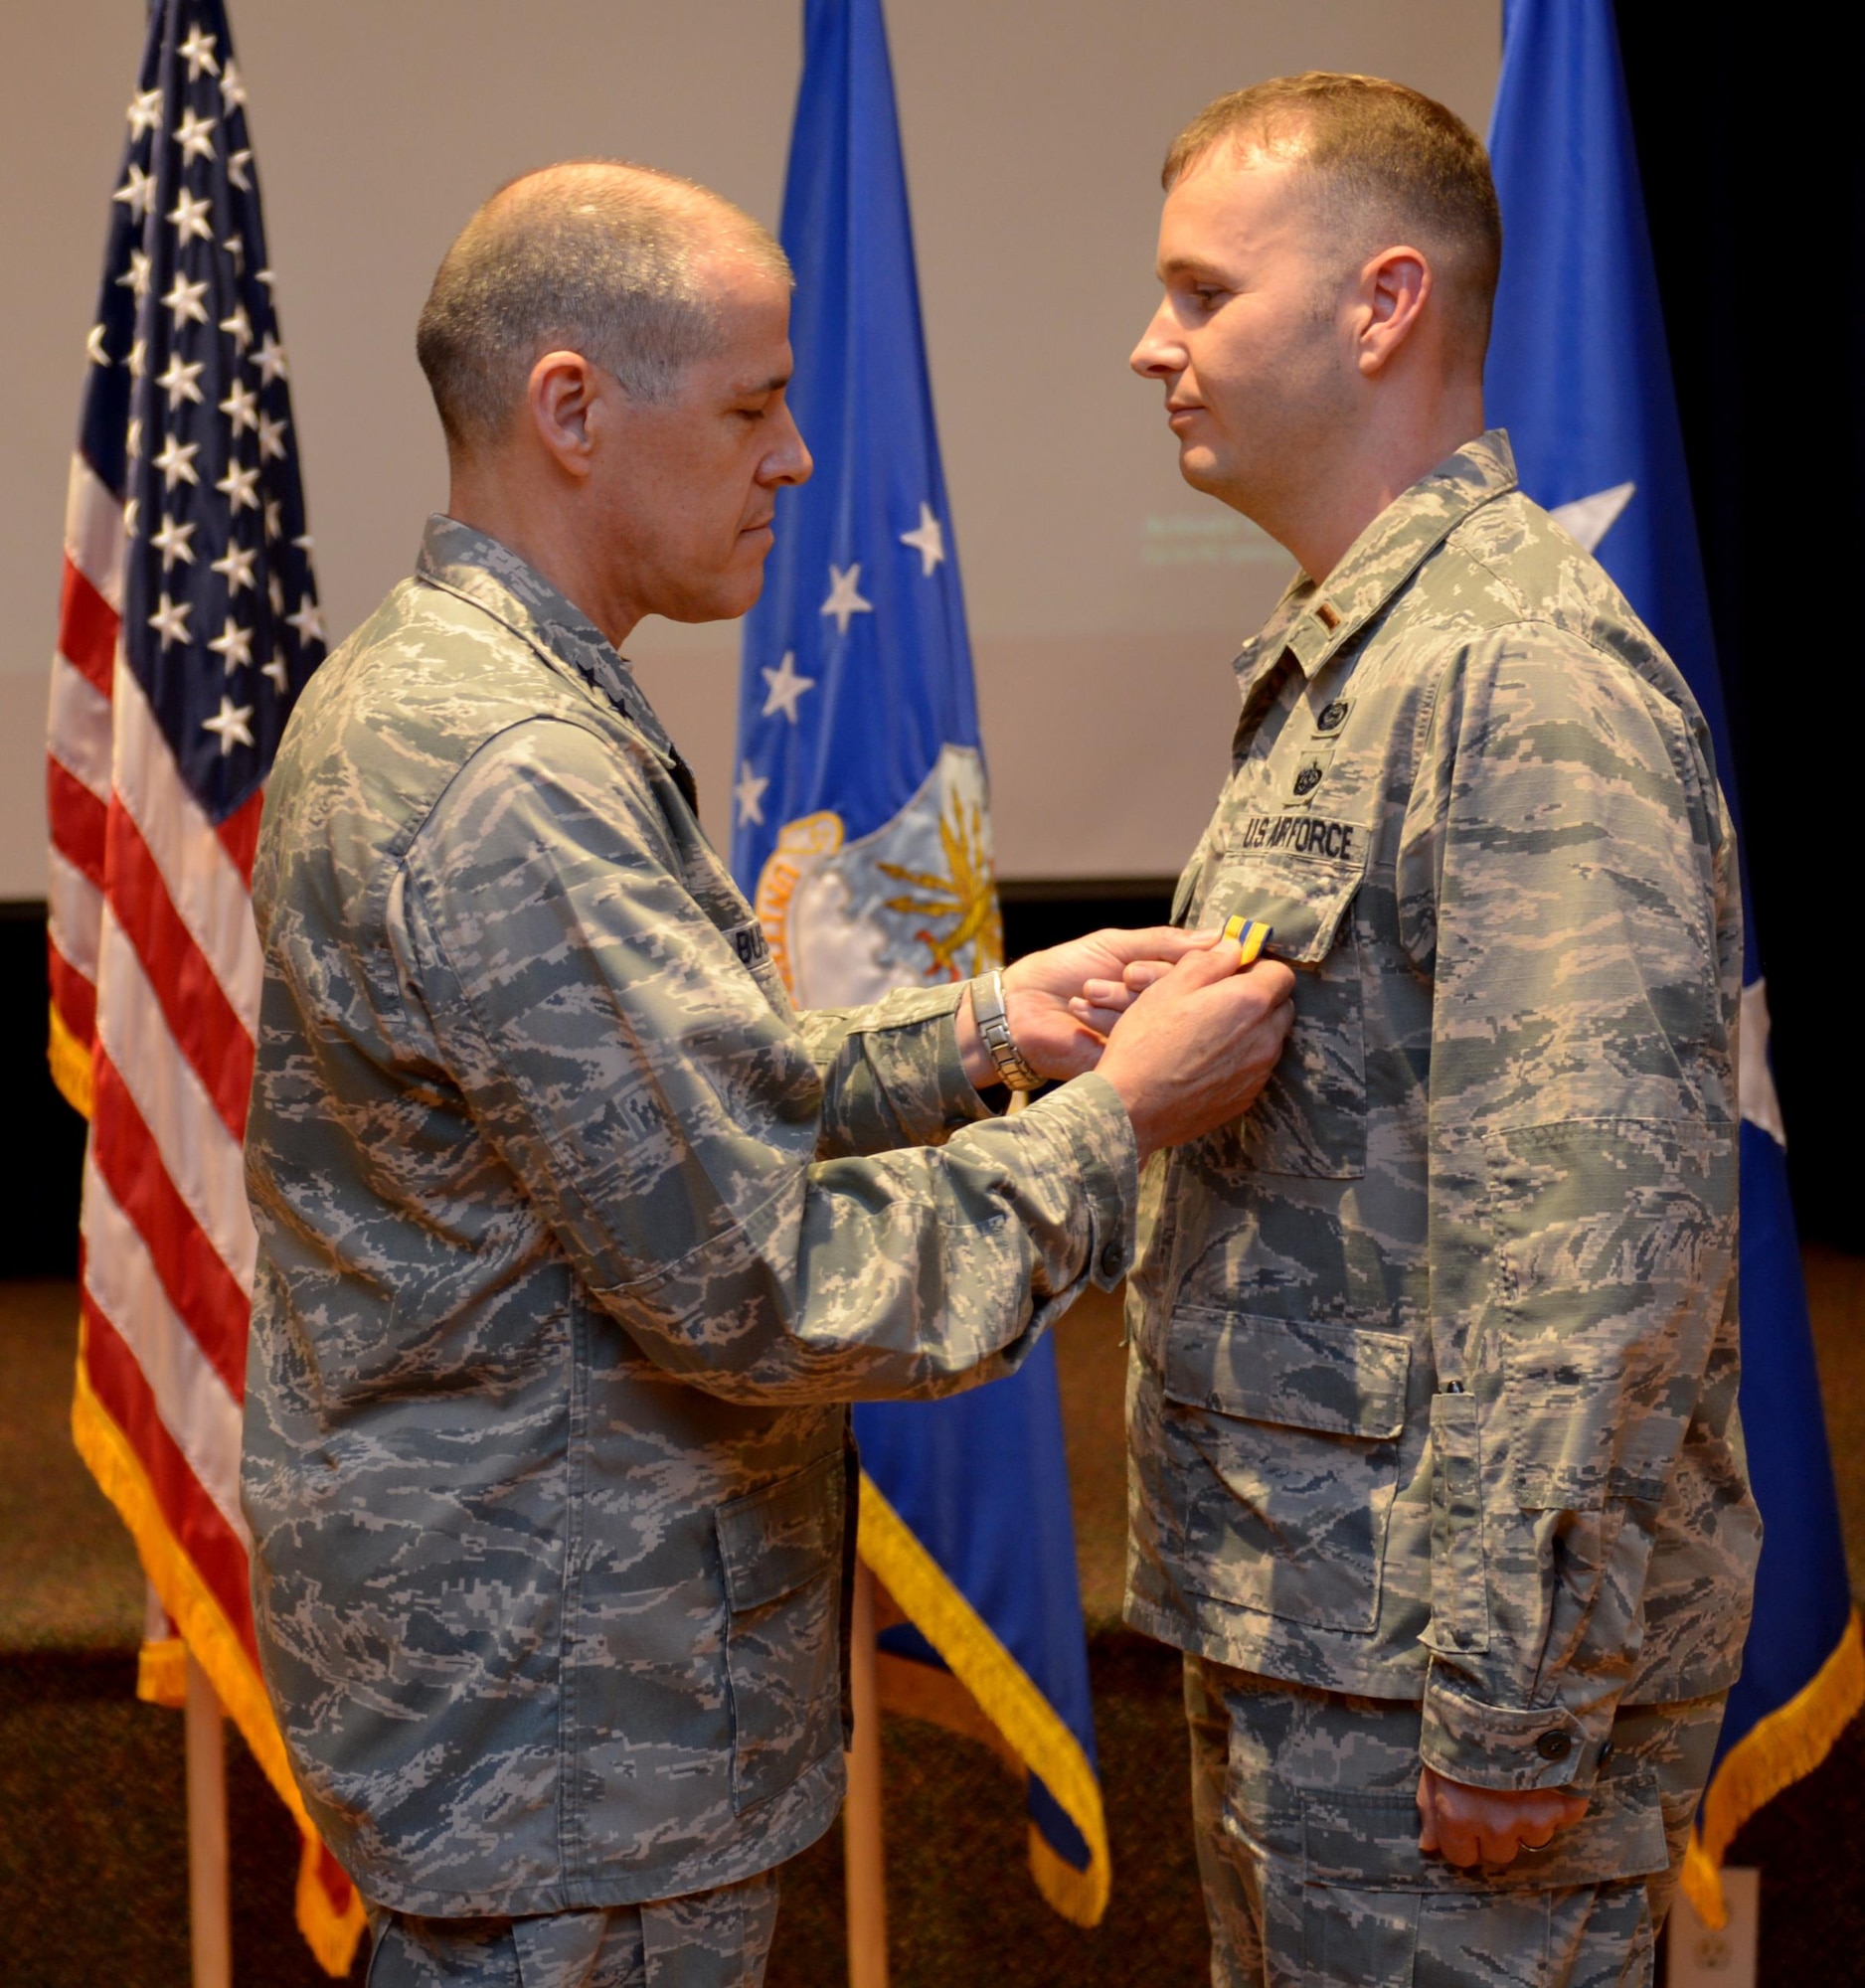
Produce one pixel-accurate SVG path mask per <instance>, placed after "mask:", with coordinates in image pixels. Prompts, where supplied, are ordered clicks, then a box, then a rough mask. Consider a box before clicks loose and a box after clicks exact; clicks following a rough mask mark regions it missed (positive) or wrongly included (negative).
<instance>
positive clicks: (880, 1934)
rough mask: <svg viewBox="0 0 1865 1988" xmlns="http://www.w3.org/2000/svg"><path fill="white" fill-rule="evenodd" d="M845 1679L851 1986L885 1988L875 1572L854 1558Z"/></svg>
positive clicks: (884, 1866) (845, 1838) (844, 1837)
mask: <svg viewBox="0 0 1865 1988" xmlns="http://www.w3.org/2000/svg"><path fill="white" fill-rule="evenodd" d="M850 1626H851V1633H850V1637H849V1672H850V1677H849V1683H850V1687H851V1692H852V1695H853V1698H854V1704H855V1743H854V1744H853V1746H851V1747H850V1749H849V1752H848V1800H847V1802H846V1803H845V1804H844V1806H843V1809H842V1857H843V1867H844V1871H845V1873H846V1878H847V1897H848V1984H849V1988H887V1856H886V1852H885V1850H884V1848H883V1846H882V1842H881V1707H880V1703H879V1693H878V1692H877V1690H876V1688H875V1675H874V1575H873V1574H871V1573H870V1572H869V1570H868V1563H867V1562H866V1561H864V1560H860V1559H857V1561H856V1562H855V1607H854V1621H853V1623H852V1624H851V1625H850Z"/></svg>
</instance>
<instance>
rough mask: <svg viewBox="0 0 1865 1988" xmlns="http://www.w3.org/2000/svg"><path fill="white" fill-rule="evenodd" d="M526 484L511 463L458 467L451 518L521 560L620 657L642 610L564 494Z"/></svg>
mask: <svg viewBox="0 0 1865 1988" xmlns="http://www.w3.org/2000/svg"><path fill="white" fill-rule="evenodd" d="M527 485H528V479H527V478H526V477H525V476H524V475H523V474H522V473H512V472H511V471H510V469H509V468H508V466H507V465H506V464H503V463H497V464H490V465H481V464H478V463H473V462H468V461H464V460H456V461H455V462H454V463H453V466H452V480H451V486H450V488H449V489H448V492H447V504H446V511H447V516H448V517H449V518H454V519H457V520H458V522H459V523H460V524H462V525H465V526H468V527H469V528H470V529H471V530H473V531H475V532H483V533H484V534H485V535H486V537H487V538H489V539H496V540H498V542H499V544H500V545H502V546H503V547H504V548H505V549H506V551H507V552H513V553H516V554H517V555H518V557H519V558H520V559H521V560H523V561H524V563H525V564H526V565H527V566H528V567H530V568H531V570H532V571H533V572H534V573H536V574H538V575H540V576H541V577H542V578H543V579H545V580H549V581H550V583H551V584H552V585H553V586H554V587H556V589H557V590H558V592H559V593H561V594H562V595H563V596H564V598H565V599H566V600H568V601H569V602H570V604H571V605H572V606H573V607H577V608H580V609H581V610H582V611H583V612H584V613H585V614H587V615H588V616H589V617H590V619H591V620H592V621H593V622H594V623H595V625H596V627H598V628H599V629H600V630H601V631H602V633H603V634H604V635H605V636H606V637H607V638H608V641H609V644H610V646H611V647H613V648H615V649H617V650H619V649H620V647H621V645H622V644H623V643H624V642H625V641H626V640H627V639H628V637H629V635H630V634H631V633H632V632H633V629H634V627H635V625H636V623H637V622H639V620H640V619H641V611H640V609H639V608H638V607H636V606H635V604H634V603H633V602H632V601H631V600H630V599H628V597H627V595H626V593H625V592H624V591H623V589H622V587H621V586H620V585H619V584H618V583H617V579H616V574H615V567H614V561H613V560H612V558H603V557H601V556H599V550H598V548H596V547H595V546H594V545H593V544H592V543H591V542H590V540H589V538H588V535H587V534H586V532H585V531H584V530H583V529H582V522H583V521H582V519H581V518H580V517H579V516H578V515H577V513H576V511H575V509H574V507H572V506H569V505H567V504H566V503H565V502H564V501H563V497H562V494H561V492H559V491H556V490H554V489H543V490H539V489H532V488H529V487H527Z"/></svg>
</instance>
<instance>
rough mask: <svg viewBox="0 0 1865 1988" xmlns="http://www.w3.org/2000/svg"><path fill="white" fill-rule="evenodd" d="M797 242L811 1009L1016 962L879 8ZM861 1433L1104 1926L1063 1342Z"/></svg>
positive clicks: (813, 59) (785, 567)
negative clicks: (1010, 948)
mask: <svg viewBox="0 0 1865 1988" xmlns="http://www.w3.org/2000/svg"><path fill="white" fill-rule="evenodd" d="M782 239H783V246H784V248H785V249H786V250H787V251H788V253H789V256H790V260H791V262H792V264H793V265H794V268H795V272H796V301H795V311H794V319H793V323H792V333H791V335H792V343H793V345H794V347H795V350H796V355H797V371H796V376H795V379H794V381H793V382H792V385H791V388H790V401H791V405H792V407H793V408H794V410H795V414H796V418H797V422H798V425H799V426H800V427H801V429H802V431H803V436H804V439H805V440H806V441H807V442H808V444H809V446H810V449H811V451H812V453H813V454H814V457H815V463H816V468H815V475H814V477H813V479H812V480H811V481H810V482H809V483H808V484H806V485H804V486H803V487H802V488H801V489H800V490H790V491H785V492H783V493H782V495H781V497H780V499H779V506H780V508H779V513H778V519H777V543H776V549H775V551H774V553H773V554H772V557H771V560H770V563H769V567H768V570H767V574H766V579H765V585H764V594H763V600H762V602H761V603H760V605H759V606H758V607H757V608H756V609H755V610H754V611H753V613H752V615H751V616H750V618H749V620H748V621H747V624H746V635H745V658H744V674H743V679H742V684H741V689H740V705H739V745H738V755H737V765H738V773H737V780H736V784H735V788H734V794H733V818H734V836H733V867H734V869H735V870H736V872H737V874H738V876H739V879H740V881H741V883H742V884H743V885H744V887H745V888H746V890H747V892H748V893H749V894H750V895H751V896H752V899H753V902H754V904H755V906H756V908H757V911H758V914H759V917H760V919H761V921H762V922H763V928H764V931H765V934H766V936H767V937H768V939H769V942H770V948H771V952H772V954H773V956H774V957H775V959H776V961H777V963H778V965H779V967H780V969H781V970H782V972H783V974H784V977H785V979H786V980H787V981H788V983H789V986H790V990H791V992H792V993H793V994H794V995H795V997H796V999H797V1001H798V1003H799V1005H801V1006H804V1007H840V1006H843V1005H847V1004H852V1003H858V1002H864V1001H869V1000H875V999H878V998H879V997H880V996H881V995H883V994H885V993H886V992H888V990H889V989H891V988H894V987H898V986H901V985H905V984H911V983H915V982H921V983H924V982H925V981H927V980H956V979H960V978H965V977H968V976H970V975H972V974H975V973H978V972H981V971H983V970H985V969H987V968H989V967H993V966H996V965H999V964H1000V963H1001V961H1002V924H1001V921H1000V918H999V913H998V908H997V899H996V887H995V882H994V873H993V870H992V864H991V841H990V817H989V812H988V804H987V797H986V791H985V778H984V762H983V756H982V753H981V751H980V749H979V739H978V720H977V706H976V701H975V698H974V695H973V689H972V678H971V654H970V647H969V643H968V641H967V638H966V634H965V615H964V600H963V595H962V593H961V591H960V587H959V582H958V559H957V552H956V548H955V546H954V544H953V541H952V532H951V514H950V509H949V507H948V504H947V500H946V493H945V479H944V476H943V474H942V472H941V470H940V467H939V452H938V440H937V434H936V431H935V429H934V426H933V419H932V391H931V388H930V385H929V383H928V378H927V367H926V353H925V346H924V342H923V340H922V336H921V326H920V303H919V286H918V282H917V279H916V276H915V271H914V252H913V237H912V231H911V227H910V224H909V219H908V209H907V185H906V176H905V173H904V170H903V167H902V161H901V151H900V135H899V129H898V125H897V123H896V118H895V107H894V83H893V75H892V71H891V69H890V67H889V62H888V52H887V39H886V29H885V25H884V23H883V20H882V15H881V8H880V4H879V0H806V5H805V9H804V61H803V79H802V87H801V93H800V95H799V98H798V102H797V110H796V128H795V132H794V136H793V138H792V141H791V148H790V164H789V176H788V181H787V184H786V186H785V190H784V200H783V221H782ZM855 1427H856V1432H857V1434H858V1436H859V1438H860V1442H861V1452H862V1461H863V1464H864V1466H865V1469H864V1477H863V1484H862V1518H861V1549H862V1554H863V1557H864V1559H865V1560H866V1561H867V1562H868V1564H869V1566H870V1567H871V1568H872V1569H873V1570H874V1572H875V1574H876V1575H877V1576H878V1578H879V1579H880V1580H881V1582H882V1583H883V1584H884V1585H885V1587H886V1588H887V1590H888V1592H889V1593H890V1594H891V1595H892V1597H893V1598H894V1600H895V1601H897V1602H898V1603H899V1604H900V1606H901V1608H902V1609H903V1610H904V1611H905V1613H906V1615H907V1617H908V1618H909V1619H908V1621H907V1622H906V1623H905V1624H901V1625H898V1626H896V1627H893V1628H891V1629H887V1630H884V1631H883V1633H882V1637H881V1644H882V1649H883V1651H884V1652H885V1653H887V1654H889V1655H891V1656H893V1657H896V1658H900V1659H904V1660H906V1661H907V1662H909V1663H912V1664H917V1665H920V1666H923V1667H925V1669H926V1670H927V1671H928V1672H929V1673H931V1674H935V1675H940V1676H942V1674H945V1673H949V1676H950V1677H951V1678H955V1679H957V1680H958V1682H959V1683H960V1684H961V1685H962V1686H963V1687H964V1688H965V1690H966V1691H968V1692H969V1693H970V1695H971V1697H972V1698H973V1699H974V1700H975V1701H976V1703H977V1705H978V1707H979V1708H980V1709H981V1710H982V1711H983V1713H984V1714H985V1716H986V1717H987V1718H988V1719H989V1720H990V1721H991V1723H992V1725H993V1726H994V1727H995V1728H996V1730H997V1732H998V1734H999V1735H1000V1737H1001V1739H1002V1740H1003V1741H1004V1742H1005V1743H1006V1744H1007V1746H1008V1747H1009V1748H1010V1749H1011V1750H1012V1751H1013V1752H1014V1753H1015V1754H1016V1755H1017V1756H1018V1757H1019V1758H1020V1759H1021V1760H1022V1761H1023V1762H1024V1763H1025V1765H1026V1767H1027V1768H1028V1770H1029V1814H1030V1858H1031V1868H1032V1872H1033V1874H1034V1876H1035V1879H1036V1882H1037V1884H1038V1886H1039V1887H1040V1888H1041V1890H1042V1892H1043V1895H1044V1896H1045V1897H1046V1898H1047V1899H1048V1900H1049V1902H1050V1903H1051V1905H1054V1906H1055V1907H1056V1908H1057V1909H1058V1910H1059V1911H1062V1912H1064V1913H1065V1914H1067V1915H1068V1916H1069V1917H1071V1918H1073V1919H1076V1920H1078V1921H1079V1922H1081V1923H1083V1924H1089V1925H1092V1924H1094V1923H1095V1922H1096V1921H1097V1920H1099V1919H1100V1917H1101V1915H1102V1910H1103V1909H1104V1906H1105V1904H1106V1897H1107V1883H1108V1869H1107V1849H1106V1832H1105V1827H1104V1824H1103V1821H1102V1804H1101V1791H1100V1785H1099V1782H1098V1779H1097V1775H1096V1768H1095V1744H1094V1730H1093V1722H1092V1712H1091V1707H1090V1701H1089V1686H1088V1658H1087V1649H1086V1645H1085V1642H1084V1637H1083V1628H1082V1610H1081V1596H1080V1591H1079V1588H1078V1585H1077V1579H1076V1571H1075V1542H1074V1532H1073V1526H1072V1522H1071V1519H1070V1512H1069V1494H1068V1475H1067V1466H1066V1463H1065V1459H1064V1455H1063V1446H1062V1418H1061V1410H1060V1404H1059V1400H1058V1396H1057V1389H1056V1369H1055V1354H1054V1350H1053V1348H1052V1346H1051V1344H1050V1342H1049V1341H1048V1340H1044V1341H1043V1342H1042V1344H1041V1345H1039V1346H1038V1348H1037V1349H1036V1351H1035V1353H1033V1354H1032V1356H1031V1357H1030V1359H1029V1360H1027V1361H1026V1362H1025V1363H1024V1365H1023V1366H1022V1367H1021V1368H1020V1369H1019V1371H1018V1372H1017V1373H1016V1374H1015V1375H1014V1376H1012V1377H1011V1378H1009V1379H1007V1380H1003V1381H999V1382H997V1383H995V1384H993V1385H992V1386H990V1387H988V1388H983V1389H979V1390H977V1391H975V1392H973V1393H971V1394H967V1395H961V1396H958V1397H956V1398H955V1399H953V1400H950V1401H946V1402H939V1403H931V1404H925V1403H899V1404H882V1405H864V1406H863V1407H860V1408H856V1410H855ZM884 1696H885V1693H884ZM921 1702H922V1703H925V1702H926V1701H925V1700H922V1701H921Z"/></svg>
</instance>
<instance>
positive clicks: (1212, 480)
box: [1179, 447, 1224, 497]
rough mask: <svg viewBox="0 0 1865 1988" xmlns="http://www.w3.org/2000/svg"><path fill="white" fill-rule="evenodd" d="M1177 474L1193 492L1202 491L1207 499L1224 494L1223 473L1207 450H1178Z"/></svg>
mask: <svg viewBox="0 0 1865 1988" xmlns="http://www.w3.org/2000/svg"><path fill="white" fill-rule="evenodd" d="M1179 474H1180V475H1181V476H1182V477H1183V478H1184V479H1185V481H1186V482H1187V483H1189V484H1190V485H1191V486H1192V488H1193V489H1194V490H1202V491H1203V492H1204V494H1205V495H1206V496H1207V497H1221V496H1223V494H1224V473H1223V471H1222V470H1221V469H1220V468H1219V467H1218V462H1217V458H1216V457H1215V456H1214V455H1213V454H1212V453H1211V451H1210V450H1209V449H1208V448H1199V447H1190V448H1182V449H1180V450H1179Z"/></svg>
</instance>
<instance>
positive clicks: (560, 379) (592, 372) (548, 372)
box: [525, 352, 614, 478]
mask: <svg viewBox="0 0 1865 1988" xmlns="http://www.w3.org/2000/svg"><path fill="white" fill-rule="evenodd" d="M613 385H614V383H613V382H612V381H610V380H609V379H608V378H607V377H606V376H605V375H604V374H602V373H601V372H600V371H599V370H598V369H597V368H595V367H594V366H592V365H591V364H590V362H589V361H588V360H587V359H586V358H584V356H583V354H582V353H580V352H547V353H545V355H544V356H543V358H541V359H540V360H539V361H538V362H537V364H536V365H535V366H533V367H532V369H531V378H530V379H529V380H528V381H527V382H526V383H525V410H526V413H527V414H528V415H529V416H530V420H531V425H532V427H533V428H534V429H535V430H536V432H537V436H538V439H539V440H540V441H541V442H542V443H543V444H544V447H545V449H546V451H547V452H548V453H549V454H550V455H551V456H552V457H553V458H554V459H555V460H556V462H557V464H558V467H559V468H561V469H562V470H564V471H565V473H566V474H568V475H570V476H575V477H578V478H582V477H585V476H588V475H589V474H590V472H591V470H592V469H593V467H594V457H595V435H596V429H597V428H598V427H599V426H600V424H601V419H602V416H601V414H599V413H598V410H599V409H600V408H601V406H602V403H603V402H604V401H605V400H606V399H607V397H608V395H609V393H610V392H611V391H613Z"/></svg>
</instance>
